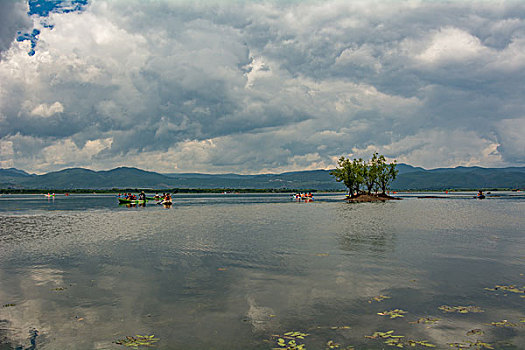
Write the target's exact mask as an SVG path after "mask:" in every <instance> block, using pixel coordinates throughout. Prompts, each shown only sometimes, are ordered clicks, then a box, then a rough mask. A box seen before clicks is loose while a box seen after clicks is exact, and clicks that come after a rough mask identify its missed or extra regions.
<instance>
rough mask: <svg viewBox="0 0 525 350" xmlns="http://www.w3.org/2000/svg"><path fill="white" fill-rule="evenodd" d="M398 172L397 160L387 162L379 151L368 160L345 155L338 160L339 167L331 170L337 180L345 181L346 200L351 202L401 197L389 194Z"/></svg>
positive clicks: (383, 200)
mask: <svg viewBox="0 0 525 350" xmlns="http://www.w3.org/2000/svg"><path fill="white" fill-rule="evenodd" d="M398 173H399V171H398V170H397V169H396V161H395V160H394V161H393V162H392V163H387V162H386V159H385V156H383V155H380V154H378V153H377V152H376V153H374V154H373V155H372V158H371V159H370V160H368V161H365V160H363V159H362V158H359V159H353V160H351V159H350V158H345V157H344V156H343V157H341V158H339V160H338V161H337V168H336V169H335V170H333V171H331V172H330V174H331V175H333V176H334V177H335V179H336V181H338V182H343V183H344V184H345V186H346V187H347V188H348V195H347V196H346V198H345V200H347V201H349V202H351V203H361V202H385V201H388V200H399V199H401V198H396V197H391V196H389V195H388V194H387V191H388V190H389V186H390V184H391V183H392V181H394V180H395V178H396V176H397V174H398ZM362 188H363V189H362Z"/></svg>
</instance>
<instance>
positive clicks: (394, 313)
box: [377, 309, 407, 318]
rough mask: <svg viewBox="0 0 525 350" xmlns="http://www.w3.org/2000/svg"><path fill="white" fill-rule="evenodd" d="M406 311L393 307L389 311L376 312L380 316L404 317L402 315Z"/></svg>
mask: <svg viewBox="0 0 525 350" xmlns="http://www.w3.org/2000/svg"><path fill="white" fill-rule="evenodd" d="M406 313H407V311H404V310H401V309H394V310H390V311H383V312H378V313H377V314H378V315H381V316H390V318H398V317H405V316H403V314H406Z"/></svg>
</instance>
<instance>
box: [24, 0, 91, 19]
mask: <svg viewBox="0 0 525 350" xmlns="http://www.w3.org/2000/svg"><path fill="white" fill-rule="evenodd" d="M28 3H29V12H28V14H29V15H30V16H31V15H38V16H40V17H47V16H49V13H50V12H59V13H67V12H74V11H82V9H83V8H84V6H86V5H87V3H88V0H29V1H28Z"/></svg>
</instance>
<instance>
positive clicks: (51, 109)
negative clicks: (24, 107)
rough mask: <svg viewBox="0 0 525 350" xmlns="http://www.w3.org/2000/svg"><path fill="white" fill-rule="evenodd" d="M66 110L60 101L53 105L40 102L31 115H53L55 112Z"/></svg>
mask: <svg viewBox="0 0 525 350" xmlns="http://www.w3.org/2000/svg"><path fill="white" fill-rule="evenodd" d="M62 112H64V106H62V104H61V103H60V102H58V101H57V102H55V103H53V104H52V105H48V104H45V103H42V104H39V105H38V106H36V107H35V108H34V109H33V110H32V111H31V115H35V116H40V117H45V118H47V117H51V116H52V115H54V114H57V113H62Z"/></svg>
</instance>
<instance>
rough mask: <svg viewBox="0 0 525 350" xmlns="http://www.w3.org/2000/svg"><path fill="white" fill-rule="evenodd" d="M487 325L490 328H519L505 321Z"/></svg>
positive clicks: (515, 324)
mask: <svg viewBox="0 0 525 350" xmlns="http://www.w3.org/2000/svg"><path fill="white" fill-rule="evenodd" d="M488 324H489V325H491V326H496V327H518V326H519V325H518V324H517V323H512V322H509V321H507V320H502V321H499V322H491V323H488Z"/></svg>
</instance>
